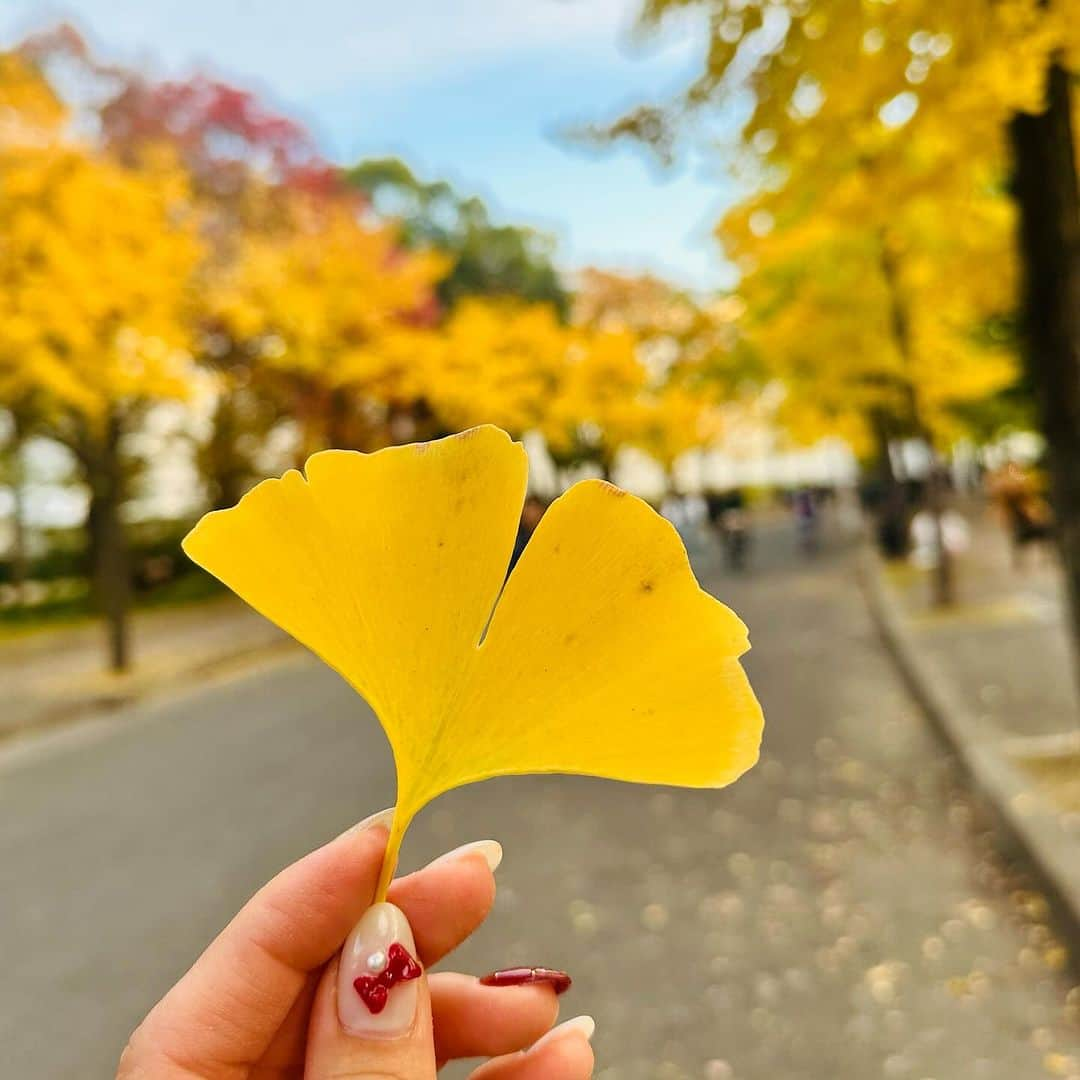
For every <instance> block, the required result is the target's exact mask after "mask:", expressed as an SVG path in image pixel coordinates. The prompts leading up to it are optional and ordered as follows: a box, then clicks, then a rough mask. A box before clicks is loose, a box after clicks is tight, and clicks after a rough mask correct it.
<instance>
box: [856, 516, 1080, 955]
mask: <svg viewBox="0 0 1080 1080" xmlns="http://www.w3.org/2000/svg"><path fill="white" fill-rule="evenodd" d="M968 520H969V523H970V525H971V529H972V544H971V549H970V551H968V552H967V553H966V554H965V555H963V556H962V557H960V558H959V559H958V560H957V567H956V571H957V602H956V604H955V605H954V606H952V607H951V608H949V609H945V610H935V609H934V608H932V607H931V605H930V602H929V595H930V584H929V582H928V580H927V575H926V574H925V573H924V572H922V571H918V570H916V569H914V568H912V567H910V566H908V565H906V564H900V565H892V566H887V565H885V564H884V563H882V561H881V560H880V559H879V558H878V557H877V555H876V553H874V552H870V551H869V550H868V551H867V553H866V559H865V562H864V585H865V586H866V590H867V595H868V599H869V601H870V605H871V608H872V610H873V612H874V615H875V617H876V619H877V622H878V627H879V630H880V631H881V633H882V636H883V638H884V639H885V642H886V644H887V645H888V646H889V648H890V650H891V651H892V653H893V656H894V658H895V659H896V661H897V663H898V665H899V667H900V669H901V671H902V673H903V674H904V675H905V677H906V678H907V680H908V682H909V684H910V685H911V688H912V690H913V692H914V693H915V696H916V698H917V699H918V700H919V702H920V704H921V705H922V706H923V708H924V710H925V711H926V713H927V714H928V715H929V717H930V719H931V720H932V721H933V722H934V723H935V724H936V725H937V726H938V728H939V730H940V732H941V734H942V735H943V737H944V738H945V739H946V741H947V742H948V743H949V744H950V745H951V747H952V749H953V750H954V751H955V753H956V754H957V756H958V757H959V759H960V760H961V762H962V764H963V765H964V766H965V768H966V769H967V770H968V772H969V773H970V774H971V776H972V779H973V781H974V783H975V786H976V787H978V788H979V789H980V790H981V791H982V793H983V794H984V795H986V796H987V797H988V798H989V800H990V802H991V803H992V805H993V806H994V807H995V809H996V810H997V812H998V813H999V815H1000V816H1001V818H1002V820H1003V823H1004V825H1005V826H1006V828H1007V829H1008V831H1009V832H1011V833H1012V834H1013V836H1014V838H1015V839H1016V840H1017V842H1019V843H1020V844H1021V845H1022V847H1023V848H1024V849H1025V850H1026V852H1027V854H1028V855H1029V856H1030V857H1031V858H1032V860H1033V861H1034V863H1035V864H1036V866H1037V867H1038V868H1039V870H1040V871H1041V872H1042V875H1043V877H1044V879H1045V881H1046V883H1047V886H1048V888H1049V889H1050V891H1051V893H1052V894H1054V895H1055V896H1056V899H1057V901H1058V908H1059V914H1060V915H1061V917H1062V920H1063V921H1064V922H1065V923H1066V924H1069V926H1070V936H1071V937H1072V944H1073V946H1074V950H1077V949H1080V700H1078V695H1077V693H1076V690H1075V688H1074V686H1073V681H1072V679H1073V675H1072V668H1071V663H1072V657H1071V653H1070V643H1069V640H1068V636H1067V635H1068V632H1067V628H1066V623H1065V611H1064V606H1063V602H1062V592H1061V586H1060V583H1059V581H1058V571H1057V566H1056V561H1055V559H1054V556H1053V553H1052V552H1051V551H1049V550H1041V551H1028V552H1025V556H1024V560H1023V562H1024V565H1022V566H1021V567H1020V568H1014V567H1013V566H1012V563H1011V555H1010V552H1009V548H1008V542H1007V538H1006V536H1005V534H1004V532H1003V530H1002V529H1001V527H1000V525H999V524H998V523H997V521H996V519H995V518H994V515H993V511H992V509H989V508H983V507H981V506H980V507H974V508H972V509H971V510H970V512H969V514H968ZM1076 958H1077V957H1076V956H1075V955H1074V959H1076Z"/></svg>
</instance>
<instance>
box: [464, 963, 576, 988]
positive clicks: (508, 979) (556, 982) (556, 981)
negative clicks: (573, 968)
mask: <svg viewBox="0 0 1080 1080" xmlns="http://www.w3.org/2000/svg"><path fill="white" fill-rule="evenodd" d="M480 982H481V983H482V984H483V985H484V986H531V985H532V984H534V983H547V984H548V985H549V986H550V987H551V989H552V990H554V991H555V993H556V994H565V993H566V991H567V990H569V989H570V987H571V985H572V983H573V980H572V979H571V978H570V976H569V975H567V974H566V972H565V971H555V970H554V968H545V967H533V968H529V967H516V968H503V969H502V970H500V971H493V972H491V973H490V974H489V975H485V976H484V977H483V978H482V979H481V980H480Z"/></svg>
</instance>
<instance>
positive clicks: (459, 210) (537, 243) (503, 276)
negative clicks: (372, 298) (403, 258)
mask: <svg viewBox="0 0 1080 1080" xmlns="http://www.w3.org/2000/svg"><path fill="white" fill-rule="evenodd" d="M345 177H346V179H347V181H348V182H349V183H350V184H352V185H353V186H354V187H356V188H357V189H358V190H359V191H362V192H363V193H364V195H365V196H366V197H367V198H368V199H369V200H370V202H371V204H372V206H373V207H374V209H375V210H376V212H377V213H378V214H379V216H380V217H383V218H393V219H396V220H397V221H398V222H399V224H400V229H401V242H402V243H403V244H404V245H405V247H407V248H434V249H435V250H437V251H441V252H444V253H445V254H446V255H448V256H449V257H450V265H449V268H448V269H447V272H446V275H445V276H444V277H443V279H442V281H440V283H439V286H438V295H439V299H440V300H441V301H442V303H443V304H445V305H446V306H447V307H453V306H454V305H455V304H457V303H458V302H459V301H460V300H461V299H463V298H464V297H468V296H502V297H513V298H517V299H521V300H526V301H535V302H539V303H547V304H551V305H553V306H554V307H555V309H556V310H557V311H558V312H559V315H560V317H563V318H565V316H566V313H567V310H568V306H569V299H568V295H567V292H566V290H565V289H564V287H563V284H562V282H561V281H560V279H559V274H558V271H557V270H556V269H555V266H554V264H553V262H552V256H553V254H554V247H555V245H554V240H553V239H552V238H551V237H549V236H547V235H545V234H543V233H540V232H537V231H536V230H534V229H529V228H525V227H523V226H520V225H496V224H495V223H494V222H492V220H491V216H490V214H489V213H488V210H487V207H486V206H485V205H484V203H483V202H482V201H481V200H480V199H478V198H477V197H476V196H463V195H460V194H458V193H457V192H456V191H455V190H454V189H453V187H451V185H450V184H448V183H447V182H446V181H445V180H435V181H430V182H429V181H424V180H421V179H420V178H419V177H417V176H416V175H415V174H414V173H413V172H412V170H411V169H410V168H409V167H408V165H406V164H405V163H404V162H403V161H401V160H399V159H398V158H373V159H371V160H368V161H361V162H360V163H359V164H357V165H354V166H353V167H352V168H351V169H348V170H347V171H346V173H345Z"/></svg>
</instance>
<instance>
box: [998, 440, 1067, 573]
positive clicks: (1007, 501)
mask: <svg viewBox="0 0 1080 1080" xmlns="http://www.w3.org/2000/svg"><path fill="white" fill-rule="evenodd" d="M987 490H988V491H989V493H990V496H991V497H992V498H993V499H994V501H995V502H996V503H997V506H998V509H999V511H1000V513H1001V516H1002V519H1003V524H1004V526H1005V528H1006V530H1007V531H1008V534H1009V541H1010V546H1011V548H1012V561H1013V568H1014V569H1016V570H1019V569H1020V567H1021V564H1022V562H1023V550H1024V548H1025V547H1028V546H1030V545H1033V544H1046V543H1049V542H1050V541H1052V540H1053V533H1054V522H1053V514H1052V512H1051V510H1050V504H1049V503H1048V502H1047V501H1046V499H1045V498H1044V497H1043V496H1042V494H1041V493H1040V492H1039V490H1038V485H1037V483H1036V480H1035V478H1034V477H1033V476H1032V474H1031V473H1030V472H1029V471H1028V470H1027V469H1025V468H1024V467H1023V466H1022V465H1020V464H1018V463H1017V462H1015V461H1009V462H1007V463H1006V464H1005V465H1003V466H1002V467H1001V468H1000V469H999V470H998V471H997V472H995V473H992V474H991V475H990V476H989V478H988V480H987Z"/></svg>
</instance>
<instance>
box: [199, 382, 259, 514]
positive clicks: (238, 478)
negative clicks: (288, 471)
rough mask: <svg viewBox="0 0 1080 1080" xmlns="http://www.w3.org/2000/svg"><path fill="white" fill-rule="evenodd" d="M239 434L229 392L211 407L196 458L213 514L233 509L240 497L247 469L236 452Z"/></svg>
mask: <svg viewBox="0 0 1080 1080" xmlns="http://www.w3.org/2000/svg"><path fill="white" fill-rule="evenodd" d="M242 434H243V425H242V423H241V422H240V420H239V418H238V416H237V413H236V402H235V401H234V399H233V394H232V392H231V391H226V392H224V393H223V394H222V395H221V397H220V398H218V401H217V404H216V406H215V407H214V419H213V423H212V426H211V431H210V438H209V440H208V442H207V443H206V445H205V447H204V448H203V450H202V453H201V455H200V456H201V458H202V464H203V469H204V475H205V477H206V485H207V489H208V494H209V496H210V507H211V509H213V510H225V509H227V508H228V507H230V506H235V505H236V504H237V503H238V502H239V501H240V496H241V495H243V494H244V488H245V484H246V482H247V479H248V476H249V469H248V465H247V461H246V460H245V459H244V457H243V455H242V454H241V453H240V450H239V449H238V443H239V441H240V438H241V436H242Z"/></svg>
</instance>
